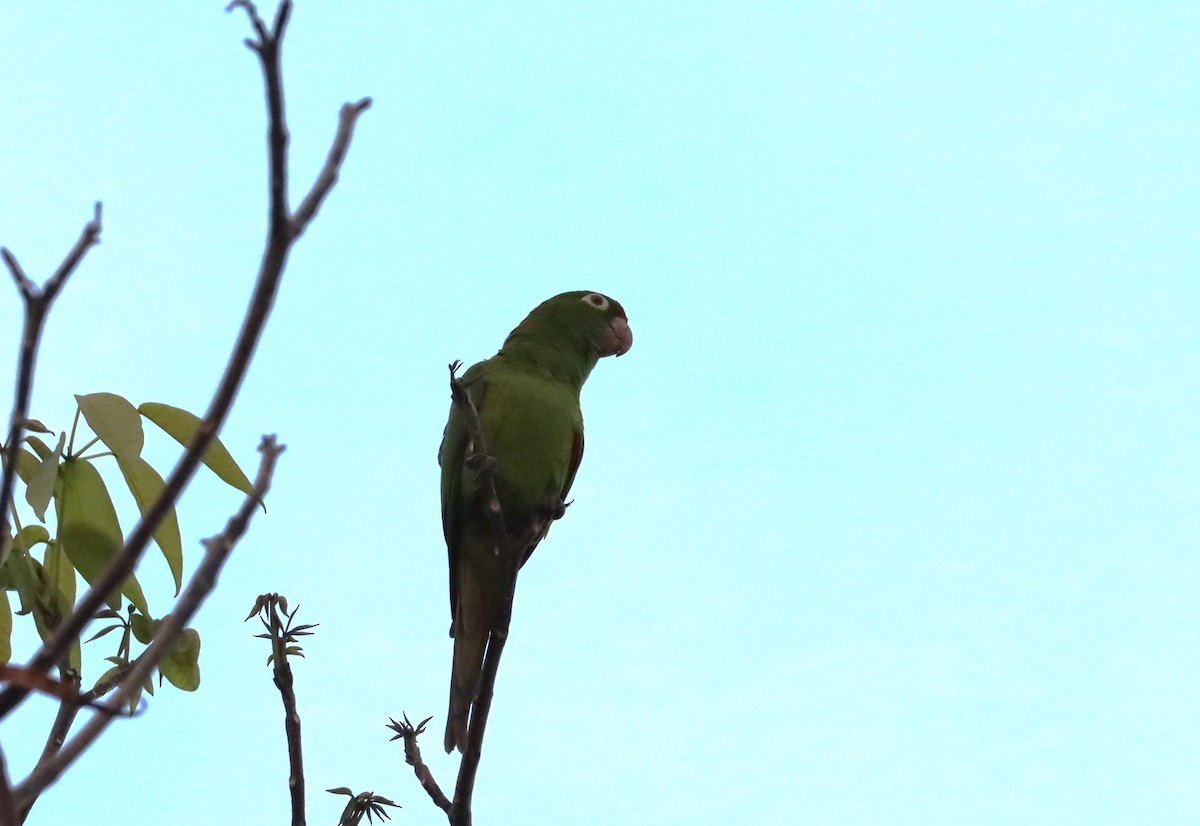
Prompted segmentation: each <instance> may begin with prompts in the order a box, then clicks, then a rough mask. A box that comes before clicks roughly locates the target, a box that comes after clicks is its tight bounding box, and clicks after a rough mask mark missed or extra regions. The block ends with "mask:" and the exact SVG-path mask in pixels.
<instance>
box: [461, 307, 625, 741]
mask: <svg viewBox="0 0 1200 826" xmlns="http://www.w3.org/2000/svg"><path fill="white" fill-rule="evenodd" d="M632 345H633V332H632V331H631V330H630V328H629V321H628V317H627V316H626V315H625V310H624V308H623V307H621V305H620V304H619V303H618V302H616V301H614V300H613V299H611V298H608V297H607V296H604V295H601V294H600V293H594V292H589V291H587V290H580V291H576V292H569V293H563V294H562V295H556V296H555V297H554V298H551V299H549V300H547V301H544V302H542V303H541V304H540V305H538V307H537V308H536V309H534V311H533V312H531V313H530V314H529V315H528V316H527V317H526V319H525V320H524V321H522V322H521V323H520V324H519V325H517V327H516V329H514V330H513V331H512V332H511V333H510V334H509V336H508V338H507V339H506V340H505V341H504V346H503V347H502V348H500V352H499V353H497V354H496V355H495V356H492V357H491V358H490V359H487V360H486V361H481V362H479V363H478V364H476V365H475V366H474V367H472V368H471V369H469V370H468V371H467V372H466V373H465V374H464V375H463V384H464V385H465V387H466V389H467V392H468V394H469V395H470V397H471V400H472V401H473V402H474V404H475V406H476V408H477V409H478V411H479V419H480V424H481V426H482V429H483V436H484V440H485V441H486V444H487V451H488V454H489V455H490V456H491V457H492V458H493V459H495V461H496V465H495V470H494V479H495V483H496V492H497V494H498V495H499V498H500V504H501V507H502V509H503V512H504V518H505V523H506V527H507V533H508V535H509V537H510V538H511V542H512V544H513V546H514V547H513V554H515V555H516V556H517V557H518V558H517V559H513V558H512V557H511V556H509V557H508V558H505V554H504V553H502V552H501V550H500V548H499V547H498V546H497V543H496V541H495V539H494V538H493V534H492V531H491V529H490V528H489V523H488V520H487V516H486V513H485V511H484V507H485V502H484V496H483V494H482V493H481V491H480V485H479V482H478V474H477V471H476V470H473V469H472V468H470V467H467V460H468V458H469V457H470V456H472V455H473V454H474V453H475V449H474V445H473V444H472V443H471V435H470V432H469V426H468V423H467V414H466V413H465V412H463V411H462V410H460V409H459V408H458V407H457V406H456V405H453V404H452V405H451V407H450V420H449V421H448V422H447V423H446V430H445V433H444V435H443V437H442V445H441V448H440V450H439V451H438V461H439V463H440V464H441V467H442V528H443V531H444V533H445V535H446V547H447V549H448V550H449V553H450V613H451V616H452V618H453V624H452V625H451V634H452V635H453V637H454V664H453V670H452V673H451V679H450V711H449V714H448V718H447V721H446V740H445V745H446V751H447V752H451V751H453V750H454V749H455V748H456V747H457V748H458V750H459V751H460V752H462V751H465V749H466V745H467V729H468V720H469V719H471V712H472V705H473V703H474V702H475V700H476V697H477V694H478V690H479V681H480V675H481V673H482V668H483V658H484V652H485V651H486V649H487V646H488V643H489V640H490V639H491V636H492V633H493V632H494V631H496V630H497V622H498V619H499V618H500V616H501V615H502V612H503V608H504V602H505V601H506V598H507V590H508V585H507V583H508V582H509V578H510V577H511V576H512V575H513V571H515V570H516V568H517V567H519V566H520V565H524V564H525V562H526V560H528V559H529V555H530V554H532V553H533V550H534V548H535V547H537V544H538V542H540V541H541V540H542V539H543V538H544V537H545V536H546V532H547V531H548V530H549V528H550V523H551V522H552V521H553V520H554V519H556V518H558V517H560V516H562V514H563V509H564V507H565V500H566V497H567V492H568V491H569V490H570V489H571V483H572V482H573V481H574V479H575V472H576V471H577V470H578V469H579V461H580V459H582V458H583V416H582V414H581V413H580V410H579V391H580V389H581V388H582V387H583V383H584V381H586V380H587V377H588V374H589V373H591V371H592V368H593V367H595V366H596V362H597V361H598V360H599V359H600V358H601V357H603V356H614V355H615V356H619V355H622V354H623V353H625V352H626V351H628V350H629V348H630V347H631V346H632Z"/></svg>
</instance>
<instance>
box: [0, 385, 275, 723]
mask: <svg viewBox="0 0 1200 826" xmlns="http://www.w3.org/2000/svg"><path fill="white" fill-rule="evenodd" d="M75 400H76V403H77V409H76V413H75V419H74V422H73V423H72V425H71V428H70V431H69V432H68V431H66V430H63V431H61V432H57V433H56V432H55V431H53V430H51V429H50V428H49V427H47V426H46V425H45V424H43V423H42V422H41V421H39V420H36V419H27V420H26V421H25V428H26V430H27V431H28V435H26V436H25V438H24V439H23V440H22V444H20V445H10V446H8V447H7V448H6V449H4V450H3V451H0V456H3V458H4V460H5V461H6V462H7V461H15V463H16V472H17V476H18V478H19V480H20V482H21V483H23V484H24V486H25V496H24V499H25V503H26V504H27V505H28V507H29V509H30V510H31V511H32V513H33V516H34V518H35V519H36V522H31V523H30V524H27V525H23V524H22V522H21V516H20V513H19V511H18V508H17V506H16V503H15V501H14V502H13V503H11V510H12V513H11V516H12V519H11V522H12V525H13V528H14V529H15V533H13V532H10V531H6V535H5V536H2V537H0V663H7V662H8V661H9V660H10V659H11V657H12V631H13V622H14V620H13V617H14V613H15V615H16V616H30V617H31V618H32V620H33V623H34V625H35V627H36V629H37V632H38V634H39V636H40V637H41V638H42V640H43V641H49V640H50V638H51V637H52V635H53V633H54V629H55V628H56V627H57V626H58V624H59V623H60V622H61V621H62V619H63V618H64V617H66V616H68V615H69V614H70V613H71V611H72V610H73V608H74V605H75V600H76V594H77V582H78V579H79V577H82V578H83V580H84V581H85V582H87V583H92V582H94V581H95V580H96V579H98V578H99V577H100V576H101V574H102V573H103V571H104V569H105V568H106V567H107V565H108V564H109V562H110V561H111V560H112V559H113V557H114V556H116V555H117V553H118V552H119V551H120V549H121V547H122V545H123V543H124V538H123V537H124V533H123V531H122V529H121V523H120V520H119V517H118V515H117V509H116V506H115V505H114V503H113V496H112V494H111V493H110V491H109V488H108V485H107V483H106V482H105V480H104V477H103V476H102V475H101V472H100V467H101V465H102V463H103V462H105V461H113V462H115V463H116V465H117V468H118V469H119V470H120V473H121V478H122V479H123V480H124V482H125V487H126V488H127V489H128V491H129V494H130V496H131V498H132V499H133V502H134V503H135V504H136V505H137V508H138V511H139V513H142V514H144V513H145V512H146V511H147V510H149V509H150V507H151V506H152V504H153V503H154V501H155V500H156V499H157V498H158V496H159V494H160V492H161V491H162V488H163V477H162V475H161V474H160V473H159V471H158V470H156V469H155V468H154V467H153V466H152V465H151V464H150V463H149V462H148V461H147V460H146V459H145V458H143V456H142V448H143V446H144V442H145V432H144V428H143V420H146V421H149V422H150V423H152V424H153V425H155V426H156V427H158V428H159V429H161V430H162V431H163V432H165V433H166V434H167V435H169V436H171V438H173V439H174V440H175V441H177V442H178V443H180V444H181V445H183V446H184V447H187V446H188V445H190V444H191V442H192V441H193V439H194V438H195V437H196V433H197V431H198V429H199V427H200V424H201V420H200V419H199V418H198V417H197V416H195V415H194V414H192V413H189V412H188V411H186V410H183V409H181V408H178V407H174V406H171V405H167V404H161V403H157V402H146V403H144V404H141V405H139V406H137V407H135V406H134V405H133V404H132V403H131V402H129V401H128V400H127V399H125V398H123V397H122V396H118V395H116V394H114V393H91V394H87V395H77V396H75ZM81 419H82V423H83V424H85V425H86V428H87V429H90V431H91V433H92V434H93V435H92V436H91V437H90V438H88V437H87V435H86V433H85V431H84V429H83V428H81V427H80V425H81ZM43 437H47V438H43ZM77 445H78V446H77ZM203 462H204V464H205V465H207V466H208V467H209V469H211V470H212V471H213V472H214V473H215V474H216V475H217V477H218V478H220V479H221V480H223V481H224V482H226V483H227V484H229V485H230V486H232V487H234V488H236V489H237V490H240V491H243V492H246V493H250V492H251V491H252V490H253V486H252V484H251V482H250V480H249V479H248V478H247V477H246V474H245V473H244V472H243V471H242V469H241V468H240V467H239V466H238V465H237V463H236V462H235V461H234V460H233V457H232V456H231V455H230V454H229V451H228V450H226V448H225V447H224V445H222V444H221V443H220V441H219V440H216V439H214V440H213V442H212V444H211V446H210V447H209V449H208V450H207V451H206V453H205V455H204V457H203ZM14 500H15V497H14ZM51 506H53V509H51ZM51 510H52V511H53V516H52V518H51V517H50V513H51ZM52 531H53V533H52ZM154 541H155V544H156V545H157V546H158V548H159V550H160V551H161V552H162V555H163V559H164V560H165V561H166V563H167V567H168V569H169V570H170V572H171V576H172V579H173V580H174V583H175V595H176V596H178V594H179V590H180V587H181V584H182V581H183V542H182V538H181V534H180V529H179V519H178V516H177V515H176V513H175V509H174V507H172V508H171V509H170V510H169V511H168V512H167V514H166V517H165V518H164V519H163V520H162V522H161V524H160V525H159V526H158V528H157V530H156V531H155V534H154ZM10 592H14V593H15V594H16V598H17V601H18V607H17V610H16V611H15V612H14V611H13V607H12V605H11V603H10V598H9V593H10ZM123 606H124V607H123ZM96 619H104V620H112V621H114V622H113V623H112V624H109V625H107V626H106V627H104V628H102V629H101V630H100V631H98V632H97V633H95V634H94V635H93V636H92V637H91V638H90V639H89V640H88V642H92V641H94V640H98V639H101V638H103V637H106V636H108V635H110V634H111V633H113V632H115V631H120V632H121V633H120V637H119V641H118V645H117V650H116V652H115V653H114V654H113V655H111V656H108V657H106V658H105V659H106V660H107V662H108V663H109V664H110V666H111V667H110V668H109V669H108V670H107V671H105V672H104V673H103V674H102V675H101V676H100V678H99V679H98V680H97V681H96V683H95V686H94V688H93V692H94V693H96V694H97V695H99V694H103V693H105V692H106V691H107V690H108V689H110V688H112V686H113V685H115V684H116V683H117V682H118V681H119V679H120V677H121V674H122V673H123V672H124V670H125V669H127V668H128V667H129V665H130V663H132V662H133V660H134V659H135V653H134V651H133V650H132V648H133V643H134V641H136V642H138V643H140V644H142V645H147V644H149V642H150V640H151V639H152V638H153V636H154V633H155V631H156V630H157V627H158V625H159V623H160V622H161V619H155V618H154V616H153V614H152V613H151V611H150V607H149V603H148V601H147V599H146V595H145V593H144V592H143V590H142V586H141V584H140V583H139V582H138V579H137V576H136V575H135V574H131V575H130V576H129V577H128V578H127V579H126V580H125V582H124V584H123V585H122V586H121V589H120V592H119V593H114V594H112V595H110V597H109V599H108V608H107V609H106V610H104V611H101V612H99V613H98V614H97V615H96ZM199 656H200V635H199V633H197V632H196V631H195V630H194V629H186V630H185V631H184V632H183V634H182V635H181V636H180V637H179V639H178V640H177V641H176V642H175V644H174V645H173V647H172V648H171V651H170V652H169V654H168V655H167V656H166V658H164V659H163V661H162V662H161V663H160V664H159V683H160V684H161V681H162V678H163V677H165V678H166V679H167V680H168V681H169V682H170V683H171V684H172V685H174V686H176V687H177V688H180V689H183V690H184V691H194V690H196V688H198V687H199V685H200V670H199ZM63 666H64V667H65V668H68V669H69V670H70V672H72V674H73V675H74V676H75V679H77V680H78V679H79V675H80V674H81V672H82V656H81V652H80V645H79V643H78V641H76V642H75V643H73V644H72V646H71V649H70V651H69V654H68V657H67V662H65V663H63ZM143 688H144V689H145V690H146V691H147V692H148V693H150V694H153V693H154V685H153V682H152V680H150V679H147V680H146V682H145V684H144V686H143ZM139 702H140V692H139V695H138V696H136V697H134V698H133V699H132V700H131V703H130V710H131V712H132V711H133V710H134V709H136V707H137V704H138V703H139Z"/></svg>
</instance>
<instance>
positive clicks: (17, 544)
mask: <svg viewBox="0 0 1200 826" xmlns="http://www.w3.org/2000/svg"><path fill="white" fill-rule="evenodd" d="M49 541H50V532H49V531H47V530H46V529H45V528H44V527H42V526H41V525H26V526H25V527H23V528H21V530H19V531H18V532H17V535H16V536H14V537H12V545H11V546H10V547H8V548H5V549H4V557H3V559H4V560H7V559H8V554H9V553H10V552H11V551H12V549H13V548H20V549H21V550H22V551H25V552H26V553H28V552H29V550H30V549H31V548H32V547H33V546H34V545H37V544H38V543H39V542H49ZM0 561H3V560H0Z"/></svg>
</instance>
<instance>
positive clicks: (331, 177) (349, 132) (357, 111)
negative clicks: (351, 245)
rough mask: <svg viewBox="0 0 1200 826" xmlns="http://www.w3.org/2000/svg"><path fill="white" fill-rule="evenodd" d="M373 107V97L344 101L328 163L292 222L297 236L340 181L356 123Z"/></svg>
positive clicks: (326, 162)
mask: <svg viewBox="0 0 1200 826" xmlns="http://www.w3.org/2000/svg"><path fill="white" fill-rule="evenodd" d="M370 107H371V99H370V98H363V99H362V100H360V101H359V102H358V103H344V104H342V110H341V112H339V113H338V129H337V135H336V136H334V139H333V146H331V147H330V148H329V156H328V157H327V158H326V159H325V166H324V167H322V168H321V172H320V174H319V175H317V180H316V182H314V183H313V188H312V190H311V191H310V192H309V193H308V194H307V195H306V196H304V200H303V201H301V202H300V208H299V209H297V210H296V214H295V215H293V216H292V226H293V230H294V232H295V233H296V235H297V236H299V235H301V234H302V233H303V232H304V230H305V229H307V228H308V225H309V223H310V222H311V221H312V219H313V218H314V217H316V214H317V210H318V209H320V208H321V203H322V202H323V201H324V200H325V196H326V195H328V194H329V191H330V190H331V189H333V185H334V184H336V183H337V179H338V172H339V171H341V168H342V161H343V160H345V158H346V151H347V150H349V148H350V138H351V137H353V135H354V123H355V121H357V120H358V116H359V115H361V114H362V113H363V112H365V111H367V109H369V108H370Z"/></svg>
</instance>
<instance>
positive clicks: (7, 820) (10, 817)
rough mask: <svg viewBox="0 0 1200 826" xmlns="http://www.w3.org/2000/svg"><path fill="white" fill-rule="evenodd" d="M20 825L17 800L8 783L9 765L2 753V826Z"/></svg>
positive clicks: (0, 760) (0, 762)
mask: <svg viewBox="0 0 1200 826" xmlns="http://www.w3.org/2000/svg"><path fill="white" fill-rule="evenodd" d="M20 823H21V821H20V818H19V815H18V813H17V800H16V797H14V796H13V788H12V786H11V785H10V784H9V782H8V764H7V762H6V761H5V759H4V752H2V751H0V826H19V825H20Z"/></svg>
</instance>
